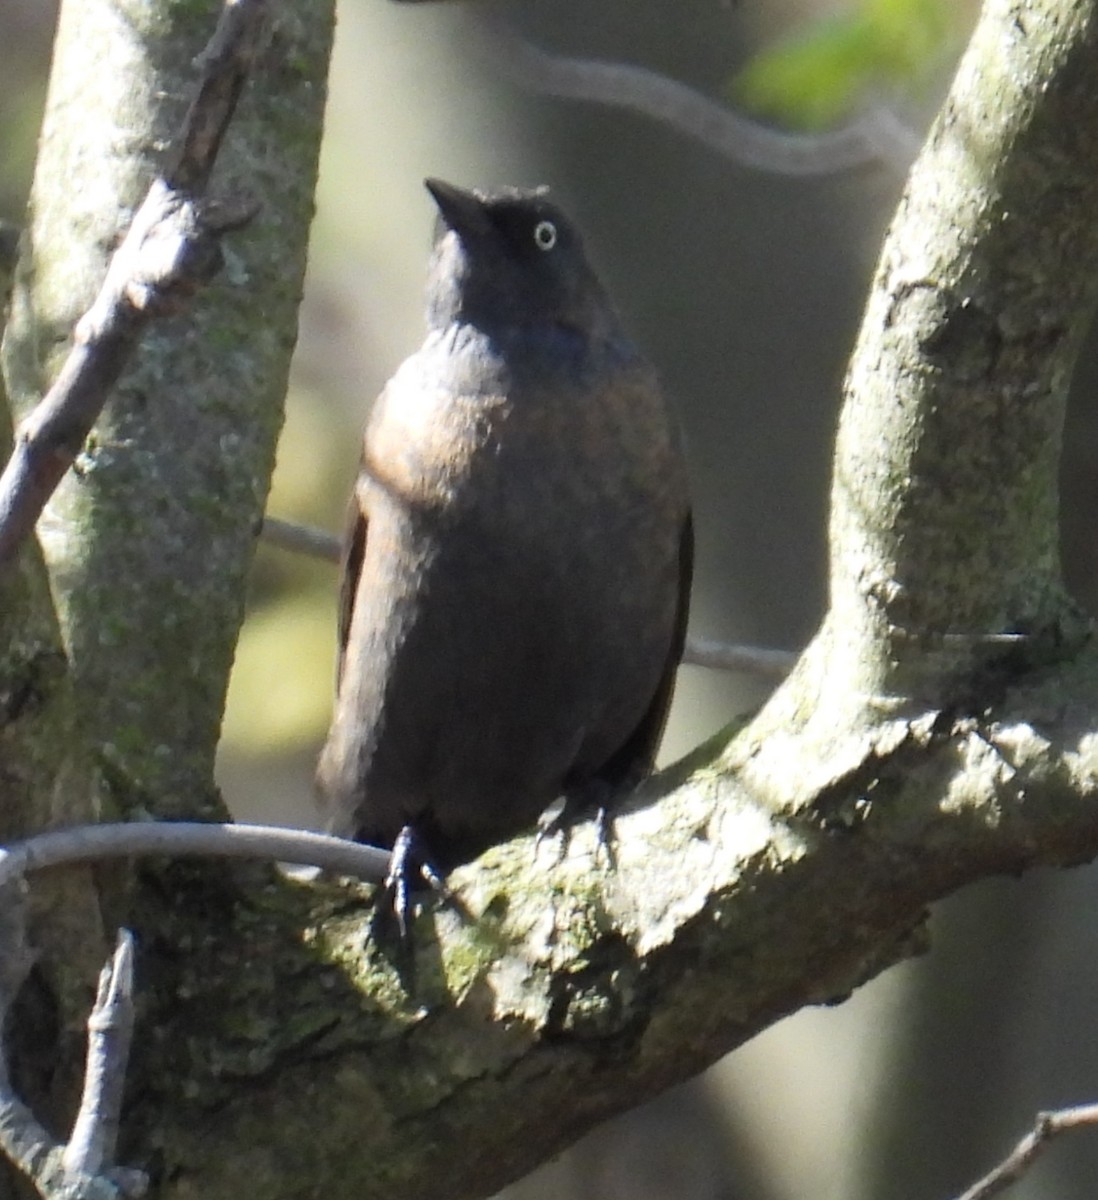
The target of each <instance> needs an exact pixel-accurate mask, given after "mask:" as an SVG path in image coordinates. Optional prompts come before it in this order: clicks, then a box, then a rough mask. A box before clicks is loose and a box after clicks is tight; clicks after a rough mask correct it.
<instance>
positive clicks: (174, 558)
mask: <svg viewBox="0 0 1098 1200" xmlns="http://www.w3.org/2000/svg"><path fill="white" fill-rule="evenodd" d="M223 7H224V6H223V5H222V4H221V3H218V2H216V0H202V4H201V5H200V6H199V9H200V10H201V11H197V10H196V7H195V5H193V4H192V5H174V6H172V5H169V6H168V7H167V9H165V10H163V11H161V8H159V7H154V6H139V7H138V8H137V9H136V10H134V11H133V12H128V13H127V16H126V19H125V20H124V21H123V20H119V19H117V14H115V15H112V14H111V10H109V9H104V8H102V7H98V6H87V5H68V6H66V7H65V9H64V11H63V12H62V14H61V18H60V22H59V25H58V31H57V39H56V44H55V54H54V71H53V74H52V77H51V84H50V92H49V96H48V99H47V108H46V118H45V122H44V126H43V132H42V137H41V141H40V152H39V157H38V163H37V167H36V176H35V184H34V189H33V193H32V202H31V221H30V225H29V228H28V230H27V234H26V249H25V252H24V255H23V259H22V265H21V267H20V275H19V278H18V280H17V283H16V287H15V292H14V296H13V304H12V313H11V318H10V320H9V325H8V330H7V334H6V337H5V342H4V348H3V354H4V369H5V374H6V378H7V381H8V390H9V394H10V396H11V400H12V404H13V407H14V408H15V409H16V411H17V413H18V414H19V415H20V416H24V417H25V416H26V415H27V414H28V413H30V412H31V411H32V410H33V408H34V407H35V405H36V404H37V403H38V401H39V400H40V398H41V396H42V395H43V393H44V392H45V391H46V386H45V385H46V383H47V381H48V380H49V379H50V378H51V377H53V376H54V375H55V374H56V373H57V372H58V371H60V369H61V365H62V357H63V351H64V350H65V349H66V348H67V339H68V337H69V335H70V331H71V330H72V327H73V325H74V323H75V322H76V320H77V319H78V318H79V316H80V315H81V314H82V313H83V312H84V311H85V310H86V309H87V308H88V307H90V305H91V302H92V300H93V298H94V296H95V294H96V292H97V291H98V289H99V287H100V285H101V283H102V280H103V274H104V258H105V248H108V247H111V246H113V245H115V244H117V239H118V235H119V233H120V229H119V226H120V225H123V224H128V223H129V216H128V215H129V213H131V212H132V211H133V209H134V208H136V207H137V206H138V204H139V202H140V199H141V197H143V196H144V195H145V193H146V191H147V190H148V188H149V184H150V181H151V180H152V179H153V178H155V177H156V175H157V174H158V173H159V172H161V171H162V170H164V163H163V161H162V160H163V156H164V152H163V149H162V148H163V147H165V146H167V145H169V144H170V143H171V139H172V137H173V135H174V134H175V132H176V130H177V129H178V128H179V126H180V123H181V118H182V111H183V109H184V107H185V104H186V101H185V99H181V98H185V97H188V96H190V95H191V93H192V90H193V86H194V83H195V76H196V72H195V68H194V56H195V53H196V51H197V50H198V49H200V48H201V46H202V44H203V42H204V41H205V40H206V38H204V37H203V34H204V33H205V34H206V35H207V36H208V33H209V31H210V30H211V29H213V28H214V25H215V24H216V21H217V17H218V14H219V13H220V12H221V11H222V9H223ZM252 10H253V4H252V2H251V0H249V3H247V4H240V5H232V6H230V11H231V12H239V13H240V14H244V13H246V12H249V11H252ZM271 11H272V14H273V16H272V22H271V25H270V27H269V29H268V32H267V34H266V35H265V36H264V38H263V39H261V41H260V43H259V46H258V50H257V49H256V45H255V43H254V42H249V43H248V47H249V48H245V49H243V50H238V51H234V55H233V56H231V57H232V60H233V62H234V63H235V67H234V68H233V69H231V70H230V71H229V73H228V74H227V75H226V76H224V77H222V76H220V75H218V74H217V73H216V71H214V68H213V67H212V66H211V67H210V71H212V72H214V73H213V74H209V75H208V76H207V85H205V90H204V91H203V92H202V94H201V95H200V97H199V98H198V99H197V100H196V101H195V109H194V110H193V111H192V114H191V119H190V121H189V123H188V125H187V129H188V131H189V132H188V133H187V135H186V137H185V139H184V142H185V145H186V147H187V148H186V149H185V150H181V151H180V152H179V153H178V154H177V155H176V157H175V161H174V162H170V163H169V164H168V166H167V169H168V172H169V174H172V173H173V172H175V173H177V174H178V177H179V179H180V180H182V181H185V182H187V183H189V184H194V183H198V182H201V181H202V180H203V179H204V177H205V175H206V174H207V173H208V170H209V159H208V156H209V155H210V154H212V152H213V149H214V144H215V142H216V137H215V136H213V132H212V131H216V130H217V129H218V128H219V127H220V125H221V124H222V123H223V121H224V118H225V115H226V114H227V113H228V111H229V109H231V108H232V106H233V104H234V103H235V104H236V115H235V117H234V119H233V123H232V127H231V129H230V130H229V132H228V134H227V142H226V149H225V151H223V152H222V155H221V160H220V162H219V165H218V168H217V174H216V177H215V178H214V179H213V180H212V181H211V187H212V189H213V191H214V192H215V193H216V194H218V195H221V196H229V197H238V196H243V195H248V196H255V197H258V198H259V199H260V200H261V202H262V209H261V211H260V213H259V214H258V216H257V217H256V219H255V220H254V221H252V223H251V224H250V225H249V226H248V228H247V229H246V230H245V231H244V232H242V233H241V234H240V236H238V237H235V238H233V239H232V247H231V250H230V251H228V263H227V269H226V270H224V271H222V272H221V273H220V274H219V276H218V277H217V279H216V280H215V281H214V282H213V283H212V284H211V285H210V286H208V287H206V288H205V289H204V290H203V292H202V295H201V297H200V302H199V303H196V304H195V305H193V306H191V308H190V311H189V312H188V313H187V315H186V318H185V319H183V318H182V317H167V318H165V319H163V320H161V321H158V322H157V324H156V326H155V328H153V329H151V330H150V331H148V333H147V335H146V337H145V338H144V341H143V345H142V352H141V354H140V356H139V358H138V359H137V360H135V361H133V362H131V363H130V364H129V366H128V367H127V368H126V370H125V372H124V373H123V375H122V377H121V378H120V379H119V382H118V384H117V386H116V388H115V391H114V393H113V394H112V397H111V402H110V403H109V404H108V405H107V406H106V408H105V409H104V410H103V412H102V414H101V415H100V417H99V418H98V420H97V421H96V424H95V427H94V429H93V430H92V433H91V435H90V436H89V438H88V439H87V441H86V442H85V443H84V445H83V448H82V449H81V450H80V453H79V456H78V460H77V464H76V466H77V469H76V471H73V472H69V474H68V475H67V476H66V477H65V478H64V479H63V480H62V482H61V484H60V486H59V487H58V489H57V491H56V492H55V493H54V495H53V497H52V499H51V500H50V503H49V505H48V506H47V509H46V512H45V514H44V515H43V518H42V519H41V520H40V521H39V523H38V534H39V540H40V542H41V545H42V549H43V554H44V556H45V559H46V564H47V569H48V571H49V574H50V577H51V589H52V593H53V596H54V598H55V602H56V605H57V610H58V616H59V620H60V624H61V629H62V635H63V639H64V644H65V648H66V651H67V653H68V658H69V662H70V664H71V672H72V682H73V686H74V693H75V702H76V705H77V707H78V709H79V716H80V719H81V723H82V726H83V729H84V730H85V731H86V736H87V739H88V741H89V743H90V745H91V746H92V748H93V751H94V754H95V758H96V765H97V766H98V768H99V772H98V776H97V779H98V782H99V786H100V795H99V797H98V802H99V803H100V804H105V805H106V813H107V815H115V816H117V815H124V814H131V813H137V814H146V815H147V814H148V813H149V812H155V813H156V814H157V815H161V816H167V817H170V818H176V817H192V818H193V817H202V818H209V817H210V816H216V817H223V815H224V810H223V807H222V806H221V803H220V798H219V797H218V795H217V793H216V789H215V788H214V786H213V783H212V775H213V761H214V755H215V749H216V743H217V735H218V730H219V727H220V721H221V712H222V708H223V704H224V695H225V688H226V682H227V678H228V673H229V668H230V666H231V663H232V656H233V649H234V646H235V642H236V637H237V633H238V630H239V626H240V622H241V620H242V617H243V597H244V594H245V591H246V578H247V573H248V570H249V567H250V564H251V560H252V556H253V553H254V545H255V531H256V530H257V529H258V527H259V523H260V518H261V513H262V510H263V506H264V503H265V500H266V492H267V487H268V483H269V478H270V471H271V467H272V465H273V462H274V451H275V445H276V441H277V437H278V432H279V429H280V427H281V420H282V401H283V398H284V395H285V386H286V378H287V374H288V369H289V361H290V356H291V351H292V348H293V344H294V338H295V331H296V315H297V305H298V302H299V299H300V294H301V284H302V277H303V272H304V264H305V246H306V240H307V234H308V227H309V218H310V216H311V212H312V203H313V200H312V197H313V190H314V184H315V178H316V164H317V156H318V152H319V145H320V131H321V123H322V116H323V108H324V99H325V78H326V71H327V60H328V51H329V47H330V41H331V33H332V24H333V17H332V0H328V2H327V3H318V4H315V5H310V6H308V8H307V10H306V11H305V12H303V13H302V12H298V11H297V10H296V9H293V10H292V11H291V9H289V8H287V7H286V6H284V5H276V6H274V7H273V8H272V10H271ZM203 14H204V16H203ZM225 49H226V47H225V44H224V42H219V43H218V45H217V46H215V48H214V52H211V53H210V54H209V55H208V56H207V57H208V58H209V60H210V62H211V64H212V63H215V62H221V61H223V58H224V51H225ZM104 62H110V63H111V64H112V69H111V70H110V71H104V70H103V69H102V66H101V64H102V63H104ZM249 64H250V65H251V79H250V83H249V85H248V87H247V88H246V89H244V90H243V91H242V92H241V91H240V86H239V85H240V76H239V72H240V71H241V70H243V69H245V68H246V67H247V66H248V65H249ZM218 79H221V80H222V82H221V83H216V82H212V83H211V82H210V81H216V80H218ZM211 112H212V114H213V115H212V116H211ZM192 156H194V157H193V158H192ZM172 178H173V179H174V178H175V176H174V175H172ZM93 181H94V184H93ZM203 215H204V216H206V217H210V215H211V214H210V212H209V209H206V210H204V213H203ZM69 444H70V446H71V445H73V443H72V442H71V441H70V443H69ZM89 815H90V813H87V812H86V813H85V814H83V816H84V819H87V817H88V816H89ZM73 819H80V818H79V817H76V818H73Z"/></svg>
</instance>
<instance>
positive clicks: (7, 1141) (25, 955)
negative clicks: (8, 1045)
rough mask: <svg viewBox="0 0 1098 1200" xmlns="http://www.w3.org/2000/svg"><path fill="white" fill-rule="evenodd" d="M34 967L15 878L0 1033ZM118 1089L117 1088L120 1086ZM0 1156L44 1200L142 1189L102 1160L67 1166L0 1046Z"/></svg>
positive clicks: (91, 1199) (21, 884) (5, 907)
mask: <svg viewBox="0 0 1098 1200" xmlns="http://www.w3.org/2000/svg"><path fill="white" fill-rule="evenodd" d="M33 963H34V955H33V953H32V952H31V950H30V946H29V944H28V942H27V929H26V882H25V880H23V879H22V878H20V877H16V878H9V879H8V880H7V881H6V882H5V883H3V884H2V885H0V1028H2V1027H3V1025H4V1024H5V1018H6V1017H7V1014H8V1012H9V1010H10V1009H11V1006H12V1004H13V1003H14V1002H15V997H16V995H17V994H18V992H19V989H20V987H21V986H22V985H23V981H24V980H25V979H26V977H27V973H28V972H29V971H30V968H31V966H32V965H33ZM124 1070H125V1063H124V1062H123V1064H122V1071H123V1072H124ZM118 1086H119V1087H120V1086H121V1083H120V1081H118ZM104 1111H105V1110H104ZM101 1145H102V1147H103V1149H104V1150H105V1151H106V1153H107V1154H108V1155H109V1154H111V1153H113V1144H111V1145H108V1144H107V1140H106V1139H103V1140H102V1141H101ZM0 1151H2V1152H3V1153H4V1154H5V1155H6V1157H7V1158H8V1159H9V1160H10V1161H11V1162H12V1163H13V1164H14V1165H15V1166H16V1167H18V1168H19V1170H21V1171H22V1172H23V1173H24V1174H25V1175H26V1176H27V1178H28V1179H29V1180H30V1181H31V1182H32V1183H33V1184H34V1186H35V1188H36V1189H37V1191H38V1193H39V1195H41V1196H43V1197H45V1198H46V1200H56V1197H58V1196H64V1197H66V1200H119V1196H126V1197H137V1196H140V1195H142V1194H143V1193H144V1191H145V1188H146V1186H147V1180H146V1177H145V1175H144V1174H143V1173H142V1172H140V1171H135V1170H132V1169H130V1168H126V1167H110V1166H109V1165H107V1164H106V1163H105V1161H104V1160H102V1159H101V1164H102V1165H101V1168H100V1169H98V1170H96V1171H84V1170H82V1169H80V1168H79V1166H78V1164H75V1163H74V1164H73V1165H72V1166H70V1164H69V1163H68V1161H67V1153H68V1152H67V1149H66V1147H64V1146H61V1145H59V1144H58V1143H57V1142H55V1141H54V1140H53V1138H51V1137H50V1135H49V1134H48V1133H47V1132H46V1130H45V1129H44V1128H43V1127H42V1126H41V1125H40V1124H39V1123H38V1121H37V1119H36V1118H35V1116H34V1113H32V1112H31V1111H30V1109H29V1108H27V1106H26V1105H25V1104H24V1103H23V1102H22V1101H21V1100H20V1099H19V1097H18V1096H17V1095H16V1094H15V1092H14V1091H13V1090H12V1087H11V1081H10V1078H9V1075H8V1065H7V1054H6V1052H5V1049H4V1047H3V1045H2V1044H0ZM89 1161H90V1159H89ZM103 1167H105V1168H106V1169H103Z"/></svg>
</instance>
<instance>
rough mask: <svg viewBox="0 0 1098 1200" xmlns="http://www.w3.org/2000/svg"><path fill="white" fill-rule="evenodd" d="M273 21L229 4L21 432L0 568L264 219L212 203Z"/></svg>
mask: <svg viewBox="0 0 1098 1200" xmlns="http://www.w3.org/2000/svg"><path fill="white" fill-rule="evenodd" d="M266 19H267V4H266V0H227V3H226V5H225V8H224V10H223V12H222V18H221V21H220V23H219V24H218V28H217V32H216V33H215V35H214V38H213V40H212V41H211V44H210V47H209V49H208V50H207V52H206V54H205V56H204V57H205V64H206V67H205V74H204V76H203V78H202V80H201V82H200V84H199V87H198V91H197V95H196V97H195V100H194V102H193V103H192V104H191V107H190V109H189V110H188V112H187V116H186V118H185V120H184V122H183V127H182V129H181V130H180V131H179V134H178V135H177V137H176V139H175V142H174V144H173V147H172V151H171V153H170V155H169V158H170V165H169V166H168V167H167V168H166V169H165V171H164V174H163V175H162V176H161V177H160V178H158V179H156V180H154V181H153V184H152V186H151V187H150V189H149V193H148V195H147V196H146V198H145V201H144V203H143V204H142V205H141V207H140V208H139V209H138V210H137V215H136V216H135V217H134V220H133V223H132V224H131V225H130V228H129V229H128V231H127V233H126V236H125V238H124V239H123V241H122V244H121V246H119V248H118V249H117V251H115V254H114V256H113V258H112V259H111V263H110V267H109V268H108V270H107V274H106V278H105V279H104V281H103V286H102V288H100V290H99V293H98V295H97V296H96V298H95V302H94V303H93V304H92V306H91V308H89V309H88V311H87V312H86V313H85V314H84V316H83V317H82V318H81V320H80V321H79V322H78V323H77V325H76V329H75V331H74V334H73V342H74V344H73V348H72V351H71V352H70V353H69V356H68V358H67V359H66V360H65V365H64V366H63V367H62V369H61V372H60V374H59V375H58V377H57V379H56V380H55V381H54V383H53V386H52V387H51V388H50V390H49V392H48V393H47V394H46V396H45V397H44V398H43V400H42V402H41V403H40V404H39V405H38V406H37V407H36V408H35V409H34V411H33V412H32V413H31V414H30V415H29V416H28V417H27V418H26V419H25V420H24V421H23V422H22V423H21V424H20V426H19V429H18V431H17V434H16V440H15V447H14V449H13V450H12V454H11V457H10V458H9V459H8V462H7V465H6V466H5V468H4V472H3V474H2V475H0V565H2V564H3V563H5V562H6V561H8V560H9V559H10V558H11V556H12V555H13V554H14V553H15V551H16V549H17V547H18V546H19V544H20V543H21V542H22V541H23V539H24V538H25V537H26V536H27V534H29V533H30V531H31V529H32V528H33V526H34V523H35V522H36V521H37V520H38V517H39V516H40V514H41V512H42V509H43V507H44V506H45V504H46V501H47V500H48V499H49V498H50V496H51V495H53V491H54V489H55V488H56V487H57V484H58V483H59V482H60V480H61V477H62V476H63V475H64V474H65V472H66V471H67V470H68V469H69V467H70V466H71V465H72V463H73V460H74V459H75V458H76V456H77V454H78V453H79V452H80V448H81V447H82V446H83V444H84V440H85V439H86V438H87V436H88V434H89V433H90V432H91V429H92V426H93V425H94V424H95V421H96V418H97V417H98V416H99V413H100V412H101V410H102V408H103V405H104V403H105V402H106V399H107V395H108V394H109V392H110V390H111V388H112V387H113V386H114V384H115V383H116V382H117V380H118V377H119V375H121V373H122V370H123V368H124V367H125V365H126V362H127V360H128V359H129V356H130V353H131V352H132V350H133V348H134V346H135V345H136V344H137V340H138V338H139V337H140V335H141V333H142V331H143V330H144V328H145V325H146V324H147V323H148V321H149V319H150V318H152V317H156V316H160V315H163V314H165V313H167V312H171V311H174V310H175V309H176V308H178V306H179V304H180V303H181V301H182V298H183V297H185V296H187V295H189V294H190V293H192V292H193V291H195V289H196V288H197V287H199V285H201V284H202V283H205V282H206V281H207V280H208V279H209V278H210V277H211V276H212V275H213V273H214V272H215V271H216V270H217V269H218V268H219V267H220V265H221V254H220V250H219V247H218V241H219V238H220V237H221V235H222V234H223V233H224V232H226V231H227V230H230V229H238V228H240V226H241V224H242V223H243V222H244V221H245V220H248V219H250V218H251V217H252V216H253V215H254V206H253V205H252V204H251V203H248V204H242V203H241V202H240V201H239V200H238V201H236V202H234V204H233V205H231V206H228V207H225V206H217V205H210V204H204V203H202V202H201V200H202V195H203V192H204V190H205V185H206V182H207V180H208V179H209V177H210V172H211V171H212V170H213V165H214V162H215V160H216V158H217V152H218V150H219V149H220V148H221V143H222V141H223V140H224V137H225V132H226V130H227V129H228V125H229V121H230V120H231V119H232V115H233V113H234V112H235V111H236V102H237V99H238V98H239V95H240V91H241V88H242V87H243V85H244V80H245V78H246V77H247V71H248V69H249V67H250V66H251V63H252V62H253V60H254V58H255V55H256V49H257V47H258V45H259V41H260V38H261V35H262V32H263V28H264V23H265V21H266Z"/></svg>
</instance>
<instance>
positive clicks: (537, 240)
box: [534, 221, 557, 250]
mask: <svg viewBox="0 0 1098 1200" xmlns="http://www.w3.org/2000/svg"><path fill="white" fill-rule="evenodd" d="M556 244H557V227H556V226H555V225H554V224H553V222H552V221H539V222H538V223H537V224H536V225H535V226H534V245H536V246H537V248H538V249H539V250H552V249H553V247H554V246H555V245H556Z"/></svg>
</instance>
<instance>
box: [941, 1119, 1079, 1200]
mask: <svg viewBox="0 0 1098 1200" xmlns="http://www.w3.org/2000/svg"><path fill="white" fill-rule="evenodd" d="M1091 1125H1098V1104H1080V1105H1077V1106H1076V1107H1075V1108H1060V1109H1056V1110H1055V1111H1054V1112H1040V1113H1038V1114H1037V1120H1036V1121H1035V1122H1034V1124H1033V1128H1032V1129H1031V1130H1030V1132H1029V1133H1027V1134H1026V1136H1025V1137H1024V1138H1022V1140H1021V1141H1020V1142H1019V1143H1018V1144H1017V1146H1015V1147H1014V1149H1013V1150H1012V1151H1011V1152H1010V1153H1009V1154H1008V1155H1007V1156H1006V1158H1004V1159H1003V1161H1002V1162H1001V1163H999V1164H998V1166H996V1167H994V1168H993V1169H992V1170H991V1171H989V1172H988V1173H987V1174H986V1175H985V1176H984V1177H983V1179H980V1180H978V1181H977V1182H976V1183H974V1184H973V1185H972V1187H970V1188H969V1189H968V1191H967V1192H963V1193H962V1194H961V1195H960V1196H958V1197H957V1200H988V1197H990V1196H995V1195H997V1194H998V1193H999V1192H1001V1191H1003V1190H1004V1189H1005V1188H1007V1187H1009V1186H1010V1185H1011V1184H1012V1183H1015V1182H1016V1181H1017V1180H1018V1179H1020V1178H1021V1177H1022V1175H1024V1174H1025V1172H1026V1171H1027V1170H1028V1169H1029V1168H1030V1166H1032V1164H1033V1162H1034V1160H1035V1159H1037V1158H1038V1157H1039V1156H1040V1155H1041V1153H1042V1152H1043V1151H1044V1150H1045V1148H1046V1147H1047V1146H1048V1144H1049V1142H1051V1141H1052V1139H1053V1138H1054V1137H1057V1136H1058V1135H1059V1134H1061V1133H1067V1132H1068V1131H1069V1130H1072V1129H1082V1128H1085V1127H1086V1126H1091Z"/></svg>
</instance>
